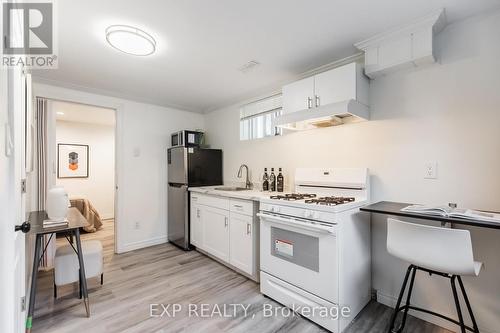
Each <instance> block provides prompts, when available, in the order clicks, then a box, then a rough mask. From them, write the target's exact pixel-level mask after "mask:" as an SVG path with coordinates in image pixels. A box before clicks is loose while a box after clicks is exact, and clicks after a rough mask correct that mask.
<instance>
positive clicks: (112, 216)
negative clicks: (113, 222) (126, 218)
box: [100, 213, 115, 220]
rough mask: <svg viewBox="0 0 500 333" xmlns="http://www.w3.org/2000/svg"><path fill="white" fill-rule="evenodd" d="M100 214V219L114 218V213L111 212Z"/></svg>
mask: <svg viewBox="0 0 500 333" xmlns="http://www.w3.org/2000/svg"><path fill="white" fill-rule="evenodd" d="M100 216H101V220H110V219H114V218H115V215H114V214H113V213H107V214H100Z"/></svg>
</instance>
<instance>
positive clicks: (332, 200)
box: [305, 197, 355, 206]
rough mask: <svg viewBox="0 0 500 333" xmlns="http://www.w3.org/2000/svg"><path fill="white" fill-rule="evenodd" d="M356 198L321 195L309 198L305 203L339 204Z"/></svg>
mask: <svg viewBox="0 0 500 333" xmlns="http://www.w3.org/2000/svg"><path fill="white" fill-rule="evenodd" d="M354 200H355V199H354V198H353V197H321V198H317V199H308V200H306V201H305V203H309V204H317V205H326V206H337V205H342V204H345V203H348V202H353V201H354Z"/></svg>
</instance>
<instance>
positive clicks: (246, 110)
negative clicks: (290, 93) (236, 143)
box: [240, 94, 282, 140]
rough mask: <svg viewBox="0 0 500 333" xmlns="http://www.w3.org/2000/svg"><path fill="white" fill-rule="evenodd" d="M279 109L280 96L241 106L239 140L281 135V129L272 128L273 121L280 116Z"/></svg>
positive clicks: (280, 105)
mask: <svg viewBox="0 0 500 333" xmlns="http://www.w3.org/2000/svg"><path fill="white" fill-rule="evenodd" d="M281 109H282V102H281V94H279V95H274V96H271V97H268V98H265V99H262V100H259V101H256V102H253V103H250V104H246V105H244V106H242V107H241V109H240V140H253V139H260V138H264V137H268V136H275V135H281V134H282V131H281V128H279V127H274V126H273V121H274V119H275V118H276V117H277V116H279V115H281Z"/></svg>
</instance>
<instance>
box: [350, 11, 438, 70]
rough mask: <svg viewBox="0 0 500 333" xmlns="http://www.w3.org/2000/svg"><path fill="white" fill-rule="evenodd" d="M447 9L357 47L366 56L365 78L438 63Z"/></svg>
mask: <svg viewBox="0 0 500 333" xmlns="http://www.w3.org/2000/svg"><path fill="white" fill-rule="evenodd" d="M444 14H445V12H444V9H439V10H438V11H435V12H433V13H431V14H429V15H427V16H425V17H423V18H421V19H419V20H417V21H415V22H412V23H410V24H408V25H405V26H402V27H398V28H396V29H394V30H391V31H387V32H384V33H381V34H378V35H375V36H373V37H371V38H368V39H367V40H364V41H361V42H359V43H356V44H354V46H356V47H357V48H358V49H360V50H362V51H364V52H365V74H366V75H368V76H369V77H370V78H373V79H374V78H376V77H378V76H381V75H385V74H388V73H391V72H395V71H397V70H400V69H403V68H409V67H415V66H419V65H423V64H429V63H434V62H435V61H436V57H435V54H434V36H435V35H436V34H437V33H439V32H440V31H441V30H442V29H443V28H444V26H445V25H446V19H445V15H444Z"/></svg>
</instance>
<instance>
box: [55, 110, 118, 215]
mask: <svg viewBox="0 0 500 333" xmlns="http://www.w3.org/2000/svg"><path fill="white" fill-rule="evenodd" d="M82 112H85V111H84V110H82ZM56 143H57V144H59V143H69V144H84V145H88V146H89V177H88V178H57V180H56V184H57V185H58V186H63V187H64V188H65V189H66V191H67V192H68V195H69V197H70V198H86V199H89V200H90V202H91V203H92V205H93V206H94V207H95V208H96V210H97V211H98V212H99V215H100V216H101V218H102V219H109V218H113V217H114V205H115V128H114V126H108V125H101V124H88V123H78V122H71V121H61V120H58V121H57V123H56Z"/></svg>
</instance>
